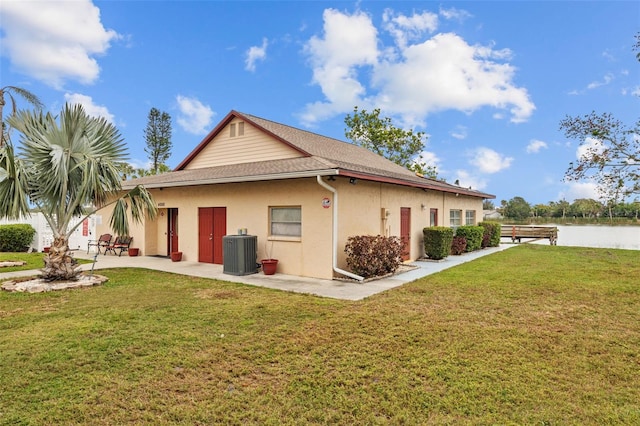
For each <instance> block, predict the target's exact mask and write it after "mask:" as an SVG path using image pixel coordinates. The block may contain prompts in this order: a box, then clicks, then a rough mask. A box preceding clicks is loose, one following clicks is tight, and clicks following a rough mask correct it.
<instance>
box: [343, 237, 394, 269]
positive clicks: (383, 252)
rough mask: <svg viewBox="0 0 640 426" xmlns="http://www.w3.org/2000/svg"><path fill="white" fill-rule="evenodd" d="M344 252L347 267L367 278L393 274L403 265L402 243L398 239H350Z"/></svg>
mask: <svg viewBox="0 0 640 426" xmlns="http://www.w3.org/2000/svg"><path fill="white" fill-rule="evenodd" d="M344 251H345V253H347V265H349V267H350V268H351V270H352V271H353V272H354V273H356V274H358V275H360V276H362V277H365V278H370V277H377V276H381V275H387V274H390V273H393V272H395V271H396V270H397V269H398V266H400V263H402V258H401V255H402V242H401V241H400V238H398V237H383V236H382V235H376V236H371V235H359V236H354V237H349V238H348V240H347V245H346V246H345V248H344Z"/></svg>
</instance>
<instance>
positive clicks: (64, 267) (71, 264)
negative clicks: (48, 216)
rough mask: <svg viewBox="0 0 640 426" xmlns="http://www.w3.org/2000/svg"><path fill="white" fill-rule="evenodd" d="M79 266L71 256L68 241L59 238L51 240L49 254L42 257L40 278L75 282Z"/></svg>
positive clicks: (65, 237) (62, 237) (78, 273)
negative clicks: (42, 266) (42, 265)
mask: <svg viewBox="0 0 640 426" xmlns="http://www.w3.org/2000/svg"><path fill="white" fill-rule="evenodd" d="M79 268H80V265H78V262H77V261H76V260H75V259H74V258H73V257H72V256H71V251H70V250H69V239H68V238H67V236H66V235H65V236H61V237H58V238H56V239H55V240H53V245H52V246H51V248H50V249H49V253H47V254H45V255H44V269H42V278H43V279H44V280H46V281H57V280H77V279H78V275H80V269H79Z"/></svg>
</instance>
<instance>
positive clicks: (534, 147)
mask: <svg viewBox="0 0 640 426" xmlns="http://www.w3.org/2000/svg"><path fill="white" fill-rule="evenodd" d="M542 148H548V145H547V143H546V142H543V141H541V140H538V139H531V141H530V142H529V145H527V154H536V153H538V152H540V150H541V149H542Z"/></svg>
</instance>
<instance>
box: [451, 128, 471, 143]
mask: <svg viewBox="0 0 640 426" xmlns="http://www.w3.org/2000/svg"><path fill="white" fill-rule="evenodd" d="M449 134H450V135H451V136H452V137H454V138H456V139H460V140H462V139H466V138H467V134H468V133H467V128H466V127H465V126H460V125H458V126H456V128H455V129H453V130H452V131H450V132H449Z"/></svg>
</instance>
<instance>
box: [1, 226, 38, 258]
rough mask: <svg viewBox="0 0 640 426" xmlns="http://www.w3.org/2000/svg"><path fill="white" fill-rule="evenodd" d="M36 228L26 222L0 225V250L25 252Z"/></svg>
mask: <svg viewBox="0 0 640 426" xmlns="http://www.w3.org/2000/svg"><path fill="white" fill-rule="evenodd" d="M35 234H36V230H35V229H34V228H33V226H31V225H28V224H17V225H1V226H0V252H13V253H17V252H25V251H27V250H28V249H29V246H30V245H31V242H32V241H33V236H34V235H35Z"/></svg>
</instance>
